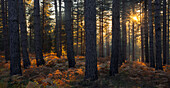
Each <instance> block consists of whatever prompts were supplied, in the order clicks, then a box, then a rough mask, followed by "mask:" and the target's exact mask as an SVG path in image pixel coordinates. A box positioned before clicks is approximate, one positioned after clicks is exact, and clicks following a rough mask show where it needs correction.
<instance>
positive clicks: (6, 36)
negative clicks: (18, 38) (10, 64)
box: [1, 0, 10, 62]
mask: <svg viewBox="0 0 170 88" xmlns="http://www.w3.org/2000/svg"><path fill="white" fill-rule="evenodd" d="M1 8H2V19H3V20H2V21H3V37H4V50H5V60H6V62H7V61H8V60H10V50H9V46H10V45H9V33H8V28H7V1H5V2H4V0H1Z"/></svg>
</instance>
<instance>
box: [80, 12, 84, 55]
mask: <svg viewBox="0 0 170 88" xmlns="http://www.w3.org/2000/svg"><path fill="white" fill-rule="evenodd" d="M80 19H81V55H82V56H83V47H84V46H83V14H82V13H81V18H80Z"/></svg>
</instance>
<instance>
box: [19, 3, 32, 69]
mask: <svg viewBox="0 0 170 88" xmlns="http://www.w3.org/2000/svg"><path fill="white" fill-rule="evenodd" d="M24 4H25V3H23V0H19V23H20V28H21V46H22V56H23V65H24V68H27V67H29V65H30V60H29V55H28V51H27V48H28V41H27V27H26V17H25V10H24Z"/></svg>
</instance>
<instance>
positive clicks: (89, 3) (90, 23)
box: [84, 0, 98, 80]
mask: <svg viewBox="0 0 170 88" xmlns="http://www.w3.org/2000/svg"><path fill="white" fill-rule="evenodd" d="M84 6H85V31H86V65H85V67H86V68H85V79H91V80H96V79H97V78H98V76H97V52H96V0H85V5H84Z"/></svg>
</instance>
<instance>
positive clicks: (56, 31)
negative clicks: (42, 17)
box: [54, 0, 60, 57]
mask: <svg viewBox="0 0 170 88" xmlns="http://www.w3.org/2000/svg"><path fill="white" fill-rule="evenodd" d="M54 5H55V19H56V23H55V49H56V53H57V57H60V54H59V52H60V50H59V49H60V45H59V44H60V42H59V41H60V39H59V37H60V35H59V29H58V11H57V0H54Z"/></svg>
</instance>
